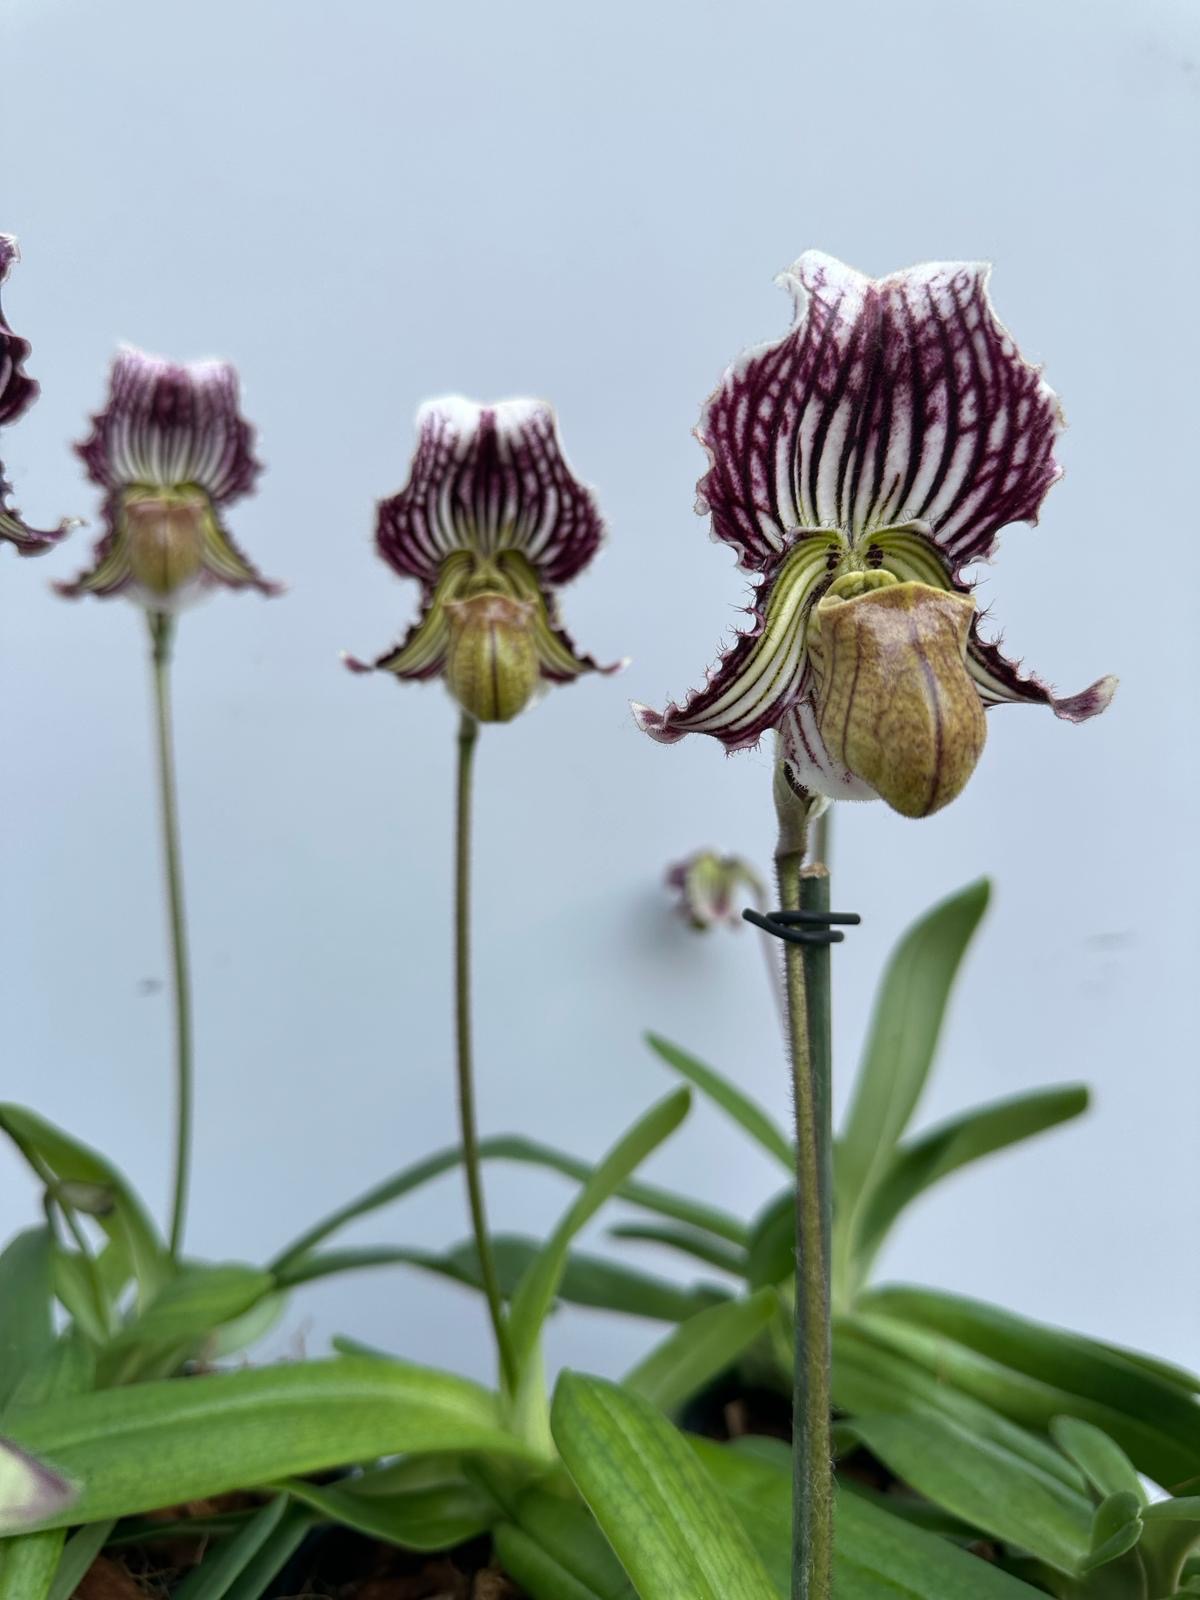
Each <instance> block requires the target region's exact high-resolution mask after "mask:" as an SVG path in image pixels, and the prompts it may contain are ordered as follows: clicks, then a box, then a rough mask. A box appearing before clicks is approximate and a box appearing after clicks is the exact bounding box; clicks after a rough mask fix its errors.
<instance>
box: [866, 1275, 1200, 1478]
mask: <svg viewBox="0 0 1200 1600" xmlns="http://www.w3.org/2000/svg"><path fill="white" fill-rule="evenodd" d="M862 1306H863V1309H864V1310H865V1311H867V1312H869V1313H870V1315H871V1317H872V1319H874V1318H875V1316H876V1315H877V1314H881V1315H882V1316H883V1317H885V1318H886V1319H887V1320H888V1322H889V1323H890V1324H893V1325H894V1326H895V1327H896V1328H903V1327H907V1328H908V1330H909V1336H910V1343H911V1349H912V1353H913V1356H914V1358H915V1359H918V1360H923V1361H925V1362H926V1363H927V1364H928V1365H929V1368H930V1370H931V1371H933V1370H936V1371H937V1373H938V1375H939V1376H940V1377H942V1378H944V1379H946V1378H948V1379H949V1381H952V1382H953V1383H954V1384H956V1385H957V1386H958V1387H959V1388H961V1389H963V1390H964V1391H966V1392H968V1393H971V1394H974V1395H977V1396H979V1397H980V1398H982V1399H985V1400H988V1401H989V1402H990V1403H991V1404H993V1405H996V1406H997V1407H999V1408H1000V1409H1002V1410H1004V1411H1005V1412H1006V1414H1007V1415H1008V1416H1010V1417H1012V1418H1013V1419H1014V1420H1015V1421H1017V1422H1020V1423H1022V1424H1024V1425H1025V1426H1027V1427H1035V1428H1041V1429H1046V1428H1048V1427H1049V1426H1050V1423H1051V1422H1052V1420H1053V1419H1054V1418H1055V1417H1056V1416H1064V1415H1065V1416H1075V1417H1081V1418H1083V1420H1084V1421H1086V1422H1092V1423H1094V1424H1095V1425H1096V1426H1097V1427H1098V1428H1102V1429H1103V1430H1104V1432H1105V1433H1107V1434H1108V1435H1109V1436H1110V1437H1111V1438H1113V1439H1114V1440H1115V1441H1116V1442H1117V1443H1118V1444H1119V1445H1120V1446H1121V1448H1122V1449H1123V1450H1124V1451H1125V1453H1126V1454H1127V1455H1128V1456H1129V1458H1130V1460H1131V1461H1132V1462H1133V1464H1134V1466H1135V1467H1136V1468H1137V1469H1138V1471H1139V1472H1144V1473H1145V1474H1146V1475H1147V1476H1148V1477H1151V1478H1153V1479H1154V1480H1155V1481H1156V1482H1157V1483H1160V1484H1162V1485H1163V1487H1164V1488H1166V1489H1169V1490H1174V1489H1179V1488H1185V1487H1186V1486H1188V1485H1189V1484H1190V1483H1191V1482H1194V1480H1195V1476H1196V1471H1197V1467H1196V1463H1197V1461H1200V1402H1198V1401H1197V1400H1196V1398H1195V1397H1194V1396H1191V1395H1188V1394H1186V1393H1184V1392H1183V1391H1182V1390H1181V1388H1180V1387H1179V1386H1178V1385H1177V1384H1175V1383H1173V1382H1171V1381H1170V1379H1168V1378H1166V1377H1163V1376H1162V1375H1160V1374H1158V1373H1156V1372H1154V1371H1152V1370H1151V1369H1149V1368H1147V1367H1146V1366H1144V1365H1142V1364H1140V1363H1138V1362H1135V1361H1133V1360H1131V1359H1129V1358H1128V1357H1127V1356H1125V1355H1124V1354H1122V1353H1121V1352H1120V1351H1116V1350H1112V1349H1110V1348H1109V1347H1108V1346H1106V1345H1102V1344H1097V1343H1096V1342H1095V1341H1094V1340H1091V1339H1087V1338H1084V1337H1083V1336H1082V1335H1080V1334H1075V1333H1068V1332H1066V1331H1065V1330H1063V1329H1060V1328H1052V1327H1048V1326H1046V1325H1045V1324H1044V1323H1038V1322H1033V1321H1030V1320H1029V1319H1028V1318H1026V1317H1019V1316H1016V1315H1015V1314H1014V1313H1012V1312H1008V1311H1003V1310H1001V1309H1000V1308H999V1307H998V1306H992V1305H987V1304H985V1303H984V1302H982V1301H977V1300H968V1299H965V1298H964V1297H962V1296H960V1295H952V1294H947V1293H945V1292H943V1291H941V1290H933V1289H914V1288H909V1287H894V1288H887V1289H879V1290H873V1291H871V1293H870V1294H868V1295H867V1296H865V1297H864V1299H863V1301H862ZM922 1332H924V1334H925V1335H926V1337H925V1338H924V1339H921V1338H920V1334H921V1333H922Z"/></svg>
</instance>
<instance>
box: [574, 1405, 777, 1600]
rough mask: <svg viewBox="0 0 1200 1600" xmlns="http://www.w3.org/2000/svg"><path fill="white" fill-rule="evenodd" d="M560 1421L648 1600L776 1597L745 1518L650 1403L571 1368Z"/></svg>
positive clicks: (584, 1487) (586, 1494)
mask: <svg viewBox="0 0 1200 1600" xmlns="http://www.w3.org/2000/svg"><path fill="white" fill-rule="evenodd" d="M552 1424H553V1429H554V1439H555V1443H556V1444H557V1445H558V1448H559V1451H560V1452H561V1454H562V1458H563V1460H564V1462H565V1463H566V1466H567V1470H568V1471H569V1472H570V1474H571V1476H572V1478H573V1479H574V1480H575V1483H576V1485H577V1487H578V1488H579V1491H580V1493H581V1494H582V1495H583V1498H584V1499H585V1500H586V1501H587V1503H588V1505H589V1506H590V1507H591V1509H592V1512H593V1514H594V1516H595V1518H596V1521H597V1522H598V1523H599V1524H600V1527H601V1529H602V1530H603V1532H604V1534H605V1536H606V1538H607V1539H608V1542H609V1543H610V1544H611V1545H612V1547H613V1549H614V1550H615V1551H616V1553H617V1556H618V1557H619V1558H620V1561H621V1564H622V1566H623V1567H624V1568H625V1570H626V1572H627V1573H628V1574H629V1576H630V1578H631V1579H632V1580H633V1584H634V1587H635V1588H636V1590H637V1593H638V1594H639V1595H640V1596H641V1600H682V1597H683V1596H686V1597H687V1600H776V1591H775V1588H774V1587H773V1585H772V1583H771V1580H770V1579H769V1577H768V1576H767V1572H766V1570H765V1568H764V1567H763V1564H762V1562H761V1561H760V1560H759V1558H758V1555H757V1554H756V1553H755V1550H754V1547H753V1545H752V1544H751V1543H750V1540H749V1538H748V1537H747V1535H746V1531H745V1529H744V1528H743V1527H742V1525H741V1523H740V1522H739V1520H738V1518H737V1516H736V1514H735V1513H734V1511H733V1510H732V1508H731V1507H730V1506H729V1504H728V1502H727V1501H726V1500H725V1499H724V1497H723V1496H722V1495H721V1493H720V1491H719V1490H718V1489H717V1487H716V1485H715V1484H714V1483H713V1482H712V1480H711V1479H710V1478H709V1477H708V1476H707V1475H706V1474H705V1472H704V1470H703V1468H702V1467H701V1466H700V1464H699V1462H698V1461H697V1460H696V1459H695V1457H694V1455H693V1454H692V1452H691V1451H690V1450H689V1448H688V1446H687V1443H686V1442H685V1440H684V1439H683V1437H682V1436H681V1435H680V1434H679V1433H678V1432H677V1431H676V1430H675V1428H674V1427H673V1426H672V1425H671V1424H670V1423H669V1422H668V1421H667V1420H666V1419H665V1418H664V1417H663V1416H661V1415H660V1413H659V1412H657V1411H656V1410H655V1409H654V1407H653V1406H651V1405H650V1404H649V1403H648V1402H647V1401H645V1400H643V1399H642V1398H641V1397H640V1396H638V1395H633V1394H630V1393H628V1391H626V1390H624V1389H621V1388H619V1387H618V1386H617V1385H615V1384H611V1383H605V1382H603V1381H602V1380H601V1379H599V1378H585V1377H582V1376H580V1375H579V1374H577V1373H564V1374H563V1375H562V1377H561V1378H560V1379H559V1381H558V1387H557V1389H556V1391H555V1396H554V1408H553V1413H552Z"/></svg>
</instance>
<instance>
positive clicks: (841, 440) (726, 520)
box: [634, 251, 1116, 816]
mask: <svg viewBox="0 0 1200 1600" xmlns="http://www.w3.org/2000/svg"><path fill="white" fill-rule="evenodd" d="M987 273H988V269H987V267H986V266H983V265H979V264H971V263H961V262H950V263H946V262H935V263H933V264H929V265H925V266H918V267H912V268H910V269H909V270H907V271H905V272H898V273H894V274H893V275H892V276H891V277H887V278H881V279H879V280H878V281H874V280H872V279H870V278H866V277H864V276H863V275H862V274H861V273H859V272H855V271H853V270H852V269H851V268H850V267H847V266H844V265H843V264H842V263H841V262H839V261H835V260H833V259H832V257H830V256H826V255H822V254H820V253H819V252H817V251H810V252H808V253H807V254H805V255H803V256H801V257H800V259H799V261H798V262H797V263H796V264H795V266H794V267H793V268H792V269H791V270H790V271H789V272H787V273H785V274H784V275H783V278H782V280H781V281H782V282H783V283H784V284H785V285H786V286H787V287H788V288H789V289H790V290H791V292H792V294H793V296H794V298H795V301H796V320H795V324H794V326H793V328H792V330H791V331H790V332H789V333H788V334H787V335H786V336H785V337H784V338H783V339H781V340H779V341H778V342H776V343H773V344H767V345H761V346H759V347H757V348H755V349H753V350H750V351H748V352H747V353H746V355H744V356H743V357H742V358H741V360H740V361H738V362H737V363H736V364H735V365H734V366H733V367H731V368H730V369H729V371H728V372H727V373H726V374H725V377H724V380H723V381H722V383H721V386H720V388H719V389H718V390H717V391H716V393H715V394H714V395H713V397H712V399H711V400H710V401H709V403H708V406H707V407H706V409H705V411H704V414H703V416H702V418H701V421H700V426H699V428H698V430H697V433H698V437H699V439H700V442H701V443H702V444H703V445H704V447H705V449H706V450H707V451H708V453H709V456H710V466H709V470H708V472H707V473H706V474H705V476H704V478H703V479H702V480H701V482H700V485H699V500H698V503H697V509H698V510H699V511H700V512H701V513H711V516H712V530H713V535H714V537H715V538H717V539H719V540H722V541H724V542H725V543H726V544H729V545H730V546H731V547H732V548H733V549H734V550H735V551H736V553H737V557H738V562H739V564H740V565H741V567H742V568H743V569H744V570H745V571H747V572H750V573H752V574H754V575H755V576H756V577H757V578H758V579H759V586H758V588H757V590H756V592H755V595H754V602H753V605H752V607H751V608H750V609H751V615H752V616H753V619H754V620H753V625H752V626H751V628H750V629H749V631H747V632H746V633H743V634H740V635H738V637H737V638H736V639H735V640H734V642H733V644H732V646H731V648H729V649H728V650H727V651H726V652H725V653H724V655H723V656H722V658H721V660H720V662H719V663H718V665H717V666H716V667H715V668H714V669H713V670H712V672H711V673H710V674H709V678H708V682H707V683H706V684H705V686H704V688H702V689H700V690H697V691H696V692H695V693H693V694H692V695H691V696H690V697H689V698H688V700H687V701H686V703H685V704H684V705H682V706H677V705H670V706H668V707H667V709H666V710H665V711H664V712H661V713H660V712H656V711H651V710H650V709H649V708H648V707H645V706H635V708H634V711H635V714H636V716H637V718H638V722H639V724H640V726H641V727H642V728H643V729H644V730H645V731H646V732H647V733H649V734H651V735H652V736H653V737H654V738H656V739H660V740H662V741H664V742H666V743H671V742H673V741H675V740H676V739H680V738H682V737H683V735H684V734H687V733H709V734H712V735H713V736H714V737H715V738H717V739H719V740H720V741H721V742H722V743H723V744H724V745H725V747H726V748H727V749H729V750H740V749H743V748H745V747H747V746H750V745H754V744H756V743H757V742H758V740H759V739H760V738H761V736H762V734H763V733H764V732H765V731H766V730H767V729H769V728H777V729H778V730H779V732H780V735H781V743H782V750H783V754H784V758H785V759H786V760H787V762H788V764H789V766H790V768H791V774H792V777H793V779H794V780H795V781H796V782H798V783H799V784H800V785H802V786H803V787H804V788H806V789H808V790H809V791H811V792H813V793H815V794H820V795H827V796H829V797H830V798H833V799H873V798H875V797H876V796H877V795H878V796H882V797H883V798H884V799H885V800H887V801H888V803H889V804H890V805H891V806H893V807H894V808H895V809H896V810H897V811H900V812H902V813H903V814H904V815H906V816H926V815H928V814H930V813H931V812H934V811H937V810H938V809H940V807H942V806H943V805H945V804H947V802H949V801H950V800H952V799H953V798H954V797H955V796H956V795H957V794H958V793H959V792H960V791H961V789H962V787H963V785H964V784H965V783H966V781H967V779H968V778H969V777H970V774H971V772H972V771H973V769H974V766H975V763H976V761H977V760H978V758H979V754H980V751H981V750H982V748H983V742H984V731H985V730H984V717H983V711H984V708H985V707H990V706H993V705H997V704H1000V703H1001V702H1004V701H1016V702H1024V703H1029V704H1034V705H1048V706H1050V707H1051V708H1052V709H1053V710H1054V712H1055V713H1056V714H1057V715H1058V716H1060V717H1065V718H1067V719H1068V720H1070V721H1072V722H1080V721H1083V720H1084V719H1085V718H1087V717H1091V716H1095V715H1096V713H1097V712H1099V711H1103V710H1104V708H1105V707H1106V706H1107V705H1108V703H1109V701H1110V699H1111V698H1112V694H1113V691H1114V689H1115V687H1116V680H1115V679H1114V678H1101V679H1100V680H1098V681H1097V682H1096V683H1094V684H1092V686H1091V687H1090V688H1089V689H1085V690H1084V691H1083V692H1082V693H1080V694H1077V695H1073V696H1069V697H1066V698H1059V697H1057V696H1056V695H1055V694H1054V693H1053V692H1052V691H1051V690H1050V689H1049V688H1048V687H1047V686H1046V685H1045V684H1044V683H1042V682H1040V681H1039V680H1038V679H1037V678H1034V677H1029V676H1025V675H1024V674H1023V673H1022V672H1021V671H1020V670H1019V668H1018V666H1017V665H1015V664H1014V663H1013V662H1011V661H1009V660H1008V659H1006V657H1005V656H1003V655H1002V654H1001V653H1000V650H999V648H998V646H997V644H996V643H993V642H989V641H985V640H984V639H983V638H982V637H981V636H980V633H979V626H978V624H979V618H978V615H977V613H976V608H975V602H974V600H973V599H972V597H971V590H972V585H971V584H970V583H969V582H967V581H966V579H965V578H964V576H963V573H964V571H965V569H966V568H967V567H968V566H970V564H971V563H973V562H976V561H980V560H984V559H986V558H987V557H989V556H990V555H991V554H992V552H993V550H994V548H995V544H996V536H997V534H998V533H999V531H1000V529H1001V528H1003V527H1005V526H1006V525H1007V524H1008V523H1010V522H1034V521H1036V520H1037V512H1038V508H1039V506H1040V505H1041V503H1042V500H1043V498H1044V497H1045V494H1046V491H1047V490H1048V489H1049V487H1050V485H1051V484H1052V483H1054V482H1055V480H1056V479H1057V478H1058V477H1059V476H1060V471H1061V469H1060V468H1059V467H1058V465H1057V463H1056V462H1055V460H1054V441H1055V437H1056V435H1057V434H1058V432H1059V430H1060V428H1061V427H1062V417H1061V413H1060V410H1059V406H1058V401H1057V398H1056V397H1055V395H1054V392H1053V391H1052V390H1051V389H1050V388H1049V387H1048V386H1047V384H1046V383H1045V382H1044V381H1043V380H1042V377H1041V374H1040V372H1039V371H1038V369H1036V368H1035V367H1032V366H1030V365H1029V364H1028V363H1027V362H1026V361H1024V360H1023V359H1022V357H1021V355H1020V353H1019V352H1018V350H1017V348H1016V346H1015V344H1014V343H1013V341H1012V339H1011V337H1010V336H1009V334H1008V333H1007V332H1006V331H1005V329H1004V328H1003V327H1002V326H1001V325H1000V323H999V322H998V320H997V319H996V316H995V313H994V312H993V310H992V306H991V302H990V300H989V299H988V294H987V287H986V283H987Z"/></svg>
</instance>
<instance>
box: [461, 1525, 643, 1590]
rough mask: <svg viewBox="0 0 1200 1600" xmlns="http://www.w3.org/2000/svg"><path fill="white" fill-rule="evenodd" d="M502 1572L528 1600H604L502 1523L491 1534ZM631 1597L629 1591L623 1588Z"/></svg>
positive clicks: (534, 1543)
mask: <svg viewBox="0 0 1200 1600" xmlns="http://www.w3.org/2000/svg"><path fill="white" fill-rule="evenodd" d="M492 1539H493V1543H494V1545H495V1549H496V1554H497V1556H499V1558H500V1561H501V1562H502V1564H503V1566H504V1570H505V1571H506V1572H507V1573H509V1574H510V1576H511V1577H513V1578H515V1579H516V1581H517V1582H518V1583H519V1584H520V1585H521V1588H522V1589H523V1590H524V1591H525V1593H526V1594H528V1595H529V1596H530V1600H607V1597H606V1596H605V1595H603V1594H602V1593H601V1592H600V1590H598V1589H593V1588H591V1587H590V1585H588V1584H586V1583H584V1582H582V1581H581V1580H580V1579H579V1578H577V1577H575V1575H574V1574H573V1573H571V1572H569V1571H568V1570H567V1568H566V1567H564V1566H563V1564H562V1562H561V1561H559V1560H558V1558H557V1557H556V1556H553V1555H551V1554H550V1552H549V1551H548V1550H545V1549H543V1547H542V1546H541V1545H540V1544H539V1543H538V1542H537V1540H536V1539H532V1538H530V1536H529V1534H527V1533H526V1532H524V1530H523V1529H521V1528H516V1527H514V1526H513V1525H512V1523H510V1522H502V1523H500V1524H499V1525H498V1527H497V1528H496V1530H495V1532H494V1534H493V1535H492ZM625 1592H626V1594H628V1595H629V1596H630V1597H631V1600H632V1596H633V1590H632V1589H629V1588H628V1587H627V1588H626V1591H625Z"/></svg>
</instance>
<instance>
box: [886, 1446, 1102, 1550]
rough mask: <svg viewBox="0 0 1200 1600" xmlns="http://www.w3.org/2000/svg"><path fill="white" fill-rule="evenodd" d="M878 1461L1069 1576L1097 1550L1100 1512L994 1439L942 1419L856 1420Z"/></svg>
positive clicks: (937, 1501)
mask: <svg viewBox="0 0 1200 1600" xmlns="http://www.w3.org/2000/svg"><path fill="white" fill-rule="evenodd" d="M854 1428H855V1431H856V1433H857V1434H858V1436H859V1438H860V1439H861V1440H862V1442H863V1443H864V1444H865V1445H866V1446H867V1448H868V1449H869V1450H870V1451H871V1452H872V1454H874V1455H876V1456H878V1457H879V1459H880V1460H881V1461H882V1462H884V1463H885V1465H886V1466H888V1467H889V1468H890V1469H891V1470H892V1472H894V1473H895V1474H896V1476H897V1477H898V1478H900V1479H902V1480H903V1481H904V1482H905V1483H907V1484H909V1485H911V1487H912V1488H914V1489H916V1490H917V1492H918V1493H919V1494H923V1495H925V1496H926V1498H927V1499H929V1500H932V1501H933V1502H934V1503H935V1504H936V1505H939V1506H944V1507H945V1509H946V1510H947V1511H950V1512H952V1513H953V1515H954V1516H956V1517H961V1518H962V1519H963V1521H964V1522H968V1523H970V1524H971V1525H972V1526H973V1527H976V1528H979V1529H981V1530H982V1531H983V1532H984V1533H987V1534H990V1535H991V1536H992V1537H993V1538H997V1539H1004V1540H1006V1541H1007V1542H1008V1543H1009V1544H1012V1545H1014V1546H1015V1547H1016V1548H1017V1549H1018V1550H1027V1551H1028V1552H1029V1553H1030V1554H1031V1555H1034V1556H1036V1557H1037V1558H1038V1559H1039V1560H1041V1561H1044V1562H1046V1563H1047V1565H1049V1566H1051V1567H1053V1568H1054V1569H1055V1570H1056V1571H1058V1572H1063V1573H1066V1574H1067V1575H1068V1576H1069V1577H1073V1576H1076V1575H1077V1574H1078V1573H1079V1572H1081V1571H1082V1564H1083V1562H1084V1561H1085V1559H1086V1558H1087V1555H1088V1552H1089V1549H1090V1548H1091V1533H1092V1506H1091V1504H1090V1502H1088V1501H1087V1500H1085V1499H1084V1497H1083V1496H1082V1495H1079V1494H1076V1493H1075V1492H1074V1491H1073V1490H1070V1489H1068V1488H1066V1486H1065V1485H1064V1484H1062V1483H1061V1482H1059V1481H1058V1480H1057V1479H1055V1478H1052V1477H1051V1476H1050V1475H1049V1474H1048V1473H1042V1472H1041V1471H1039V1469H1038V1468H1036V1467H1034V1466H1033V1465H1032V1464H1031V1463H1030V1462H1028V1461H1026V1460H1025V1459H1023V1458H1022V1457H1020V1456H1018V1455H1016V1454H1015V1453H1014V1452H1012V1451H1009V1450H1007V1449H1005V1447H1004V1446H1003V1445H1000V1444H997V1443H996V1442H995V1441H994V1440H988V1439H979V1438H977V1437H975V1436H974V1435H972V1434H969V1433H968V1432H967V1431H966V1430H965V1429H963V1428H961V1427H959V1426H958V1425H957V1424H955V1423H953V1422H949V1421H946V1420H945V1419H943V1418H939V1417H917V1416H908V1417H898V1416H874V1417H856V1418H855V1419H854Z"/></svg>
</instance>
